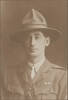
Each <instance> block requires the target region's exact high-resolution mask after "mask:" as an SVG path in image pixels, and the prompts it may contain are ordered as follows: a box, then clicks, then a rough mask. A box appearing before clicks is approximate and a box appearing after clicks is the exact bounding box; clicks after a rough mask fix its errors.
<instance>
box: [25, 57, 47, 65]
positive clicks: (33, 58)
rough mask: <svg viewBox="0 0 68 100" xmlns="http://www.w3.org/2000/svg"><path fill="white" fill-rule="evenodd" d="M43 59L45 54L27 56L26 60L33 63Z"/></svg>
mask: <svg viewBox="0 0 68 100" xmlns="http://www.w3.org/2000/svg"><path fill="white" fill-rule="evenodd" d="M43 59H45V55H39V56H37V57H29V56H28V57H27V61H28V62H31V63H33V64H36V63H38V62H40V61H41V60H43Z"/></svg>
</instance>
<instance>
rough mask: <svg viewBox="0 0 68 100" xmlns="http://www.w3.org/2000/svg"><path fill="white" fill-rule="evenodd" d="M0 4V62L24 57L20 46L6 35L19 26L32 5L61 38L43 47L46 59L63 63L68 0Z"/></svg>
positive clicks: (10, 63)
mask: <svg viewBox="0 0 68 100" xmlns="http://www.w3.org/2000/svg"><path fill="white" fill-rule="evenodd" d="M0 4H1V33H2V34H1V36H0V39H1V64H2V66H14V65H16V64H18V63H21V62H22V61H23V58H24V56H25V55H24V51H23V46H22V45H20V44H19V43H15V42H14V41H11V40H10V38H9V36H10V34H14V32H15V31H17V29H18V27H20V25H21V23H22V19H23V17H24V16H25V15H26V13H27V12H28V11H30V10H31V9H32V8H34V9H36V10H39V11H40V12H41V13H42V14H43V15H44V16H45V17H46V20H47V23H48V25H50V26H52V27H55V28H57V29H59V30H60V31H61V32H62V35H61V37H60V38H59V39H58V40H57V41H55V43H53V44H52V45H51V46H50V47H48V49H47V50H46V53H47V54H46V55H47V58H48V59H49V60H50V61H51V62H53V63H55V64H57V65H60V66H65V64H66V39H67V38H66V30H67V26H66V25H67V0H3V1H0Z"/></svg>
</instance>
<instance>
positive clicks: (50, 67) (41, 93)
mask: <svg viewBox="0 0 68 100" xmlns="http://www.w3.org/2000/svg"><path fill="white" fill-rule="evenodd" d="M6 76H7V77H6V81H5V82H4V88H2V89H1V100H67V99H65V98H66V83H67V82H66V76H67V75H66V71H65V69H64V68H63V67H60V66H57V65H55V64H52V63H50V62H49V61H48V60H46V61H45V62H44V63H43V64H42V66H41V67H40V69H39V71H38V72H37V73H36V75H35V77H34V79H33V80H32V79H31V78H30V70H29V69H28V68H27V66H26V64H21V65H17V66H15V67H12V68H11V67H9V68H8V69H7V75H6Z"/></svg>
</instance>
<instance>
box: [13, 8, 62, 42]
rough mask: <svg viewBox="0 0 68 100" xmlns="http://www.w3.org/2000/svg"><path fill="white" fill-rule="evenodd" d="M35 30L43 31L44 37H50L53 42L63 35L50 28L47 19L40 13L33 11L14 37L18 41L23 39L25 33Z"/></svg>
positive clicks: (26, 17) (25, 18) (23, 21)
mask: <svg viewBox="0 0 68 100" xmlns="http://www.w3.org/2000/svg"><path fill="white" fill-rule="evenodd" d="M35 30H40V31H42V32H43V33H44V36H46V35H47V36H50V37H51V40H57V38H58V37H59V36H60V35H61V34H62V32H61V31H59V30H58V29H56V28H54V27H49V25H47V21H46V19H45V17H44V16H43V15H42V14H41V13H40V12H39V11H37V10H35V9H32V10H31V11H29V12H28V13H27V14H26V15H25V17H24V18H23V20H22V23H21V27H20V28H19V29H18V30H17V31H16V32H15V34H14V37H15V39H16V40H17V39H18V38H20V37H21V38H23V37H24V35H25V33H27V34H29V33H30V32H31V31H35ZM22 36H23V37H22ZM13 39H14V38H13Z"/></svg>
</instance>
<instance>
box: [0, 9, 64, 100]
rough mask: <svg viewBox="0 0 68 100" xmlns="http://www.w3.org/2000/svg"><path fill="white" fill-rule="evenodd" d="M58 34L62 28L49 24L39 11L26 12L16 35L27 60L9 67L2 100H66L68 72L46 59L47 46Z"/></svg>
mask: <svg viewBox="0 0 68 100" xmlns="http://www.w3.org/2000/svg"><path fill="white" fill-rule="evenodd" d="M59 35H60V31H58V30H57V29H55V28H51V27H48V26H47V23H46V20H45V18H44V17H43V16H42V14H41V13H40V12H38V11H37V10H35V9H32V10H31V12H28V13H27V15H26V16H25V17H24V18H23V20H22V29H21V30H20V31H19V32H17V33H16V34H15V38H16V40H17V42H19V43H21V44H22V46H23V47H24V50H25V54H26V59H25V61H24V62H23V63H22V64H20V65H17V66H15V67H12V68H8V69H7V79H6V82H5V88H4V89H3V90H2V97H1V98H2V100H66V71H65V69H64V68H63V67H60V66H57V65H55V64H52V63H51V62H49V61H48V60H47V58H46V48H47V47H48V46H49V45H50V43H53V42H54V41H53V40H56V39H57V38H58V37H59ZM19 37H20V39H19ZM16 40H15V41H16Z"/></svg>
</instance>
